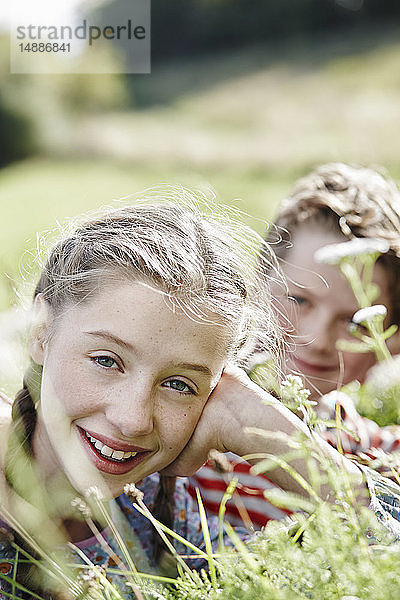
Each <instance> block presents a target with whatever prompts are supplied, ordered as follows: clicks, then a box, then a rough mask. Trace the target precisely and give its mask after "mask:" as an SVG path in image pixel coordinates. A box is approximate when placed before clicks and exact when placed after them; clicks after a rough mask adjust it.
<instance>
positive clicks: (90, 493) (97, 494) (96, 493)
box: [85, 485, 104, 502]
mask: <svg viewBox="0 0 400 600" xmlns="http://www.w3.org/2000/svg"><path fill="white" fill-rule="evenodd" d="M85 497H86V498H94V499H95V500H98V501H99V502H101V501H102V500H103V499H104V496H103V494H102V492H101V491H100V489H99V488H98V487H96V486H95V485H92V486H91V487H89V488H88V489H87V490H86V492H85Z"/></svg>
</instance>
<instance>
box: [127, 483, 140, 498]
mask: <svg viewBox="0 0 400 600" xmlns="http://www.w3.org/2000/svg"><path fill="white" fill-rule="evenodd" d="M124 494H126V495H127V496H128V498H129V499H130V501H131V502H141V501H142V500H143V497H144V494H143V492H142V491H141V490H139V489H138V488H137V487H136V485H135V484H134V483H127V484H126V485H125V487H124Z"/></svg>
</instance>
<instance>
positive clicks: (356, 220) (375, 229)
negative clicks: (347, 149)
mask: <svg viewBox="0 0 400 600" xmlns="http://www.w3.org/2000/svg"><path fill="white" fill-rule="evenodd" d="M307 223H312V224H315V225H317V226H319V227H321V228H325V229H329V230H330V231H337V232H338V233H339V234H342V235H343V237H344V238H346V239H351V238H353V237H361V238H365V237H368V238H379V239H384V240H387V241H388V242H389V244H390V250H389V252H388V253H387V254H385V255H382V256H380V257H379V259H378V260H379V263H380V264H381V265H382V266H383V267H384V268H385V270H386V272H387V275H388V278H389V291H390V296H391V302H392V306H391V307H388V308H389V312H390V314H391V320H392V322H394V323H396V324H398V325H400V192H399V190H398V188H397V186H396V184H395V182H394V181H393V180H392V179H390V178H389V177H387V176H386V175H384V174H382V173H380V172H378V171H375V170H373V169H369V168H364V167H358V166H353V165H348V164H344V163H328V164H324V165H321V166H319V167H317V168H316V169H315V170H314V171H312V172H311V173H309V174H308V175H306V176H305V177H302V178H301V179H299V180H298V181H297V182H296V183H295V185H294V187H293V189H292V191H291V194H290V195H289V197H288V198H286V199H285V200H284V201H283V202H282V204H281V206H280V208H279V212H278V215H277V218H276V220H275V222H274V226H273V227H271V228H270V229H269V231H268V233H267V237H266V240H267V242H269V243H270V244H271V247H272V249H273V250H274V251H275V254H276V255H277V257H278V259H281V260H282V259H284V257H285V255H286V252H287V250H288V249H289V248H290V247H291V245H292V243H291V238H292V237H293V236H294V233H295V231H296V227H298V226H300V225H302V224H307Z"/></svg>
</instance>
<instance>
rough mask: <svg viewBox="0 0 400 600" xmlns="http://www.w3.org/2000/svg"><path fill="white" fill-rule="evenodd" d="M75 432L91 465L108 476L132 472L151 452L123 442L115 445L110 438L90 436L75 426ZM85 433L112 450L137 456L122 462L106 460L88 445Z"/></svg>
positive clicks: (90, 433)
mask: <svg viewBox="0 0 400 600" xmlns="http://www.w3.org/2000/svg"><path fill="white" fill-rule="evenodd" d="M77 431H78V433H79V436H80V439H81V442H82V444H83V447H84V448H85V451H86V453H87V455H88V456H89V458H90V460H91V461H92V463H93V464H94V466H95V467H96V468H97V469H98V470H99V471H102V472H103V473H108V474H110V475H124V474H125V473H129V471H132V469H134V468H135V467H136V466H137V465H138V464H139V463H141V462H142V461H143V460H144V459H145V458H146V457H147V456H148V455H149V454H150V453H151V452H152V451H151V450H146V449H145V448H140V447H139V446H132V445H130V444H126V443H124V442H119V443H116V442H115V441H113V440H111V439H110V438H107V437H105V436H101V435H99V434H96V435H94V434H92V432H89V431H87V430H85V429H82V428H81V427H79V426H77ZM86 433H88V434H89V435H90V436H92V437H95V438H96V439H98V440H100V441H101V442H102V443H103V444H106V445H107V446H110V447H111V448H113V449H114V450H123V451H124V452H137V454H136V455H135V456H132V457H131V458H129V459H127V460H125V461H123V462H116V461H114V460H112V459H108V458H107V457H105V456H103V455H101V454H100V453H99V452H98V451H97V450H96V448H95V447H94V446H93V445H92V444H91V443H90V441H89V439H88V437H87V435H86Z"/></svg>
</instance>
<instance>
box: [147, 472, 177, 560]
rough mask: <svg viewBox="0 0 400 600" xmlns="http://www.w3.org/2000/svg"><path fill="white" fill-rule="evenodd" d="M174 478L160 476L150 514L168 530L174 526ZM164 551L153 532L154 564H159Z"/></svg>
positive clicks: (155, 531)
mask: <svg viewBox="0 0 400 600" xmlns="http://www.w3.org/2000/svg"><path fill="white" fill-rule="evenodd" d="M175 483H176V477H167V476H166V475H160V481H159V484H158V490H157V494H156V497H155V500H154V506H153V510H152V513H153V515H154V517H155V518H156V519H157V520H158V521H161V523H162V524H163V525H166V526H167V527H169V528H170V529H173V525H174V506H175V502H174V492H175ZM164 550H165V546H164V542H163V541H162V539H161V537H160V535H159V534H158V532H157V530H156V529H154V532H153V559H154V561H155V563H156V564H157V563H159V562H160V559H161V556H162V555H163V553H164Z"/></svg>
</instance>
